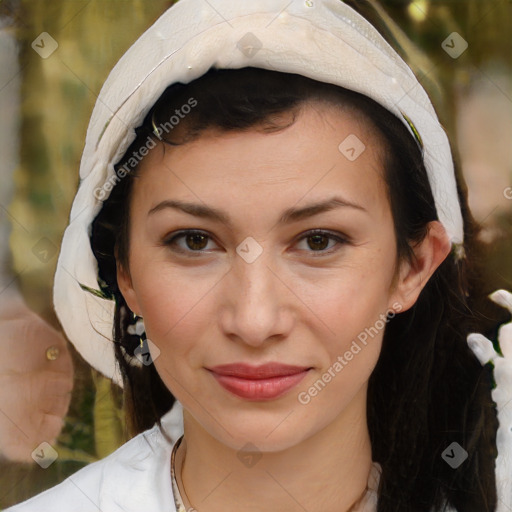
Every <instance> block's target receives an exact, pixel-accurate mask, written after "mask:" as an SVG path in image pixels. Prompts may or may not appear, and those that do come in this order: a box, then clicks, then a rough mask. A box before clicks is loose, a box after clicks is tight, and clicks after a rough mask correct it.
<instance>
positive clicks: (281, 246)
mask: <svg viewBox="0 0 512 512" xmlns="http://www.w3.org/2000/svg"><path fill="white" fill-rule="evenodd" d="M351 134H355V135H356V136H357V137H358V138H359V139H360V140H361V141H362V142H363V143H364V144H365V146H366V149H365V151H363V152H362V153H361V155H360V156H359V157H358V158H357V159H356V160H354V161H350V160H349V159H347V158H346V157H345V156H344V154H342V153H341V152H340V150H339V149H338V146H339V145H340V143H341V142H342V141H343V140H344V139H345V138H346V137H347V136H349V135H351ZM379 151H380V145H379V141H378V138H377V137H376V136H375V135H374V134H373V133H372V131H371V130H369V129H368V127H367V126H365V124H364V123H363V122H362V121H361V120H360V119H359V118H358V116H357V115H354V113H351V112H350V111H349V110H344V111H340V110H338V109H334V108H332V107H329V106H327V105H324V104H321V103H314V104H306V105H304V108H303V109H302V110H301V113H300V115H299V116H298V118H297V119H296V121H295V123H293V124H292V125H291V126H289V127H287V128H285V129H284V130H282V131H279V132H273V133H262V132H260V131H257V130H247V131H242V132H232V133H225V132H224V133H220V132H217V131H213V130H210V131H206V132H204V133H203V134H202V135H201V137H200V138H199V139H198V140H196V141H193V142H189V143H187V144H185V145H182V146H178V147H176V148H169V147H165V148H163V147H162V146H161V145H160V146H159V148H155V149H154V150H152V151H151V152H150V154H149V155H148V156H147V157H146V158H145V160H144V161H143V162H142V165H141V168H140V171H141V172H140V178H137V181H136V183H135V184H134V193H133V197H132V202H131V207H130V208H131V210H130V211H131V221H130V240H131V243H130V253H129V269H123V268H122V267H121V266H118V281H119V286H120V289H121V292H122V293H123V295H124V297H125V299H126V301H127V303H128V306H129V307H130V308H131V310H132V311H134V312H136V313H137V314H139V315H141V316H142V317H143V318H144V322H145V326H146V333H147V335H148V338H149V339H150V340H151V341H152V342H153V343H154V344H155V346H157V347H158V349H159V350H160V354H159V355H158V357H156V358H155V365H156V369H157V371H158V372H159V374H160V376H161V378H162V379H163V381H164V382H165V384H166V385H167V386H168V388H169V389H170V391H171V392H172V393H173V394H174V395H175V396H176V397H177V398H178V400H180V402H181V403H182V404H183V406H184V428H185V438H184V442H183V443H182V446H181V447H180V450H179V452H178V453H179V460H180V461H183V467H182V473H181V476H182V479H183V480H182V485H183V486H184V489H185V490H186V494H187V496H188V498H189V499H190V503H191V504H192V505H193V506H194V507H196V508H197V509H198V510H199V511H201V512H202V511H203V510H208V511H220V510H223V511H231V510H239V509H240V507H241V506H243V509H244V510H248V511H263V510H273V511H287V512H289V511H294V510H301V511H302V510H304V508H305V509H306V510H308V511H317V510H322V511H323V512H330V511H333V512H334V511H336V512H339V511H340V510H348V509H349V508H350V506H351V505H352V504H353V503H354V502H355V501H356V500H357V499H358V498H359V497H360V496H361V494H362V493H363V492H364V490H365V487H366V483H367V478H368V473H369V470H370V466H371V446H370V441H369V435H368V429H367V424H366V393H367V383H368V379H369V377H370V375H371V372H372V370H373V368H374V367H375V364H376V362H377V359H378V357H379V353H380V348H381V342H382V335H383V332H384V330H383V329H380V330H378V333H377V334H374V335H373V337H370V338H369V341H368V343H367V344H366V345H365V346H363V345H361V350H360V351H359V352H358V353H357V354H356V355H354V356H353V358H352V359H351V360H350V361H348V362H347V363H348V364H346V365H344V366H343V369H342V370H341V371H338V372H335V375H336V376H335V377H334V378H332V379H331V380H330V382H329V383H328V384H327V385H326V386H325V387H324V388H323V389H322V390H321V391H320V392H318V393H317V394H316V396H314V397H313V398H312V399H311V400H310V401H309V403H307V404H303V403H300V402H299V400H298V395H299V393H300V392H304V391H307V390H308V389H309V388H310V387H311V386H312V385H313V384H314V383H315V382H316V381H318V379H320V378H321V377H322V375H324V374H325V372H327V371H328V369H329V368H330V367H331V368H332V366H333V364H334V363H335V361H337V360H338V359H337V358H338V356H342V357H343V356H344V354H345V353H346V352H347V351H348V350H349V349H350V347H351V344H352V342H353V341H354V340H355V339H357V336H358V335H359V334H360V333H361V332H363V331H364V330H365V328H370V327H371V326H375V325H381V324H380V323H378V320H379V319H381V318H382V315H385V314H386V312H389V311H395V312H399V311H405V310H406V309H408V308H410V307H411V306H412V305H413V304H414V302H415V301H416V299H417V297H418V295H419V293H420V291H421V289H422V287H423V286H424V284H425V283H426V282H427V280H428V279H429V277H430V276H431V275H432V273H433V272H434V270H435V269H436V268H437V266H438V265H439V264H440V263H441V262H442V260H443V259H444V258H445V257H446V255H447V254H448V252H449V250H450V244H449V241H448V239H447V237H446V234H445V232H444V229H443V228H442V226H441V225H440V224H439V223H438V222H434V223H431V229H430V231H429V235H428V236H427V238H426V239H425V241H424V242H423V243H422V244H421V245H420V246H418V247H417V248H416V254H417V258H418V262H417V264H415V265H414V266H413V265H410V264H407V263H404V264H403V265H401V266H400V268H398V267H397V266H396V263H397V262H396V240H395V235H394V226H393V219H392V216H391V210H390V205H389V202H388V198H387V194H386V188H385V183H384V181H383V179H382V166H381V163H380V161H381V158H380V152H379ZM335 195H336V196H338V197H340V198H343V200H344V201H346V202H350V203H354V204H357V205H358V206H359V208H354V207H350V206H343V207H340V208H336V209H333V210H330V211H327V212H323V213H320V214H317V215H315V216H312V217H309V218H305V219H301V220H298V221H295V222H292V223H289V224H286V225H285V224H278V219H279V218H280V216H281V213H282V212H283V211H284V210H286V209H288V208H292V207H293V208H300V207H304V206H306V205H308V204H311V203H315V202H318V201H323V200H326V199H330V198H331V197H333V196H335ZM171 199H173V200H182V201H190V202H194V203H200V204H204V205H208V206H211V207H215V208H218V209H222V210H224V211H225V213H226V215H228V216H229V218H230V219H231V222H232V227H227V226H225V225H223V224H221V223H219V222H216V221H213V220H209V219H203V218H199V217H196V216H192V215H189V214H187V213H183V212H180V211H178V210H175V209H171V208H162V209H160V210H159V211H157V212H154V213H152V214H148V212H149V211H150V210H151V209H152V208H154V207H155V206H156V205H158V204H159V203H160V202H161V201H165V200H171ZM183 229H197V230H201V231H204V232H205V234H207V235H208V237H209V238H205V239H202V238H199V239H197V238H196V239H194V238H192V239H190V238H189V240H188V245H187V238H186V237H181V238H180V239H177V240H176V241H175V242H174V244H173V245H165V243H164V242H165V240H169V239H170V238H172V236H173V234H176V232H177V231H179V230H183ZM311 229H322V230H326V231H330V232H332V233H333V234H339V235H340V236H342V237H344V238H347V239H348V242H346V243H339V242H337V241H336V240H332V239H329V238H323V237H321V238H320V239H316V240H314V239H313V240H312V239H311V238H308V237H307V236H305V233H306V232H307V231H308V230H311ZM246 237H252V238H254V239H255V240H256V241H257V243H258V244H259V246H260V247H261V249H262V253H261V254H260V255H259V256H258V257H257V258H256V259H255V260H254V261H253V262H252V263H248V262H247V261H245V260H244V258H242V257H241V256H240V255H239V254H238V253H237V251H236V249H237V247H238V246H239V245H240V244H241V243H242V242H243V241H244V240H245V239H246ZM319 247H320V248H319ZM180 248H181V250H182V251H183V252H181V253H180V252H178V249H180ZM194 248H196V251H195V253H197V252H198V251H197V248H199V249H200V250H201V251H203V252H202V253H201V254H200V255H199V256H195V253H194V254H192V256H190V254H191V253H192V252H194ZM330 250H331V252H330V254H329V251H330ZM186 251H188V252H186ZM187 255H189V256H187ZM270 361H279V362H281V363H287V364H295V365H299V366H307V367H310V368H311V370H310V371H309V372H308V374H307V375H306V377H305V378H304V379H303V380H302V381H301V382H300V383H299V384H298V385H297V386H296V387H294V388H293V389H291V390H290V391H288V392H287V393H286V394H285V395H283V396H281V397H279V398H277V399H275V400H270V401H265V402H263V401H259V402H258V401H256V402H255V401H247V400H244V399H241V398H238V397H236V396H234V395H232V394H230V393H229V392H228V391H226V390H225V389H224V388H222V387H221V386H220V385H219V384H218V383H217V382H216V380H215V379H214V378H213V377H212V375H211V373H210V372H209V371H208V370H206V368H208V367H212V366H214V365H218V364H225V363H233V362H246V363H250V364H253V365H258V364H262V363H266V362H270ZM247 443H251V444H252V445H254V446H255V447H256V448H254V447H250V446H247ZM250 451H253V452H256V455H257V456H258V457H259V456H260V455H261V458H260V459H259V460H258V461H257V463H255V464H253V465H248V464H244V463H243V462H242V460H241V458H242V457H240V456H241V455H242V454H244V452H250ZM292 469H293V470H292ZM310 481H321V482H322V483H323V485H322V490H321V492H319V487H318V486H311V485H304V482H310ZM212 489H215V491H214V492H212ZM182 494H183V489H182Z"/></svg>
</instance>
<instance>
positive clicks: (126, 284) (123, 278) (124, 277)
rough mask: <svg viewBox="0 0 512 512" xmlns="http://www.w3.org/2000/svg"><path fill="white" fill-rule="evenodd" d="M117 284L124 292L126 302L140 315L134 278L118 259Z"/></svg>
mask: <svg viewBox="0 0 512 512" xmlns="http://www.w3.org/2000/svg"><path fill="white" fill-rule="evenodd" d="M116 275H117V286H118V287H119V291H120V292H121V293H122V295H123V297H124V300H125V301H126V304H127V305H128V307H129V308H130V310H131V311H133V312H134V313H135V314H137V315H139V316H141V315H140V308H139V304H138V302H137V295H136V294H135V290H134V289H133V284H132V279H131V276H130V274H129V272H128V271H126V270H125V269H124V267H123V266H122V265H121V264H120V263H119V260H116Z"/></svg>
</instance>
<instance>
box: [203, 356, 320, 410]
mask: <svg viewBox="0 0 512 512" xmlns="http://www.w3.org/2000/svg"><path fill="white" fill-rule="evenodd" d="M207 370H208V371H209V372H210V373H211V374H212V375H213V377H214V378H215V380H216V381H217V382H218V383H219V384H220V385H221V386H222V387H223V388H224V389H225V390H227V391H229V392H230V393H231V394H233V395H236V396H238V397H239V398H243V399H246V400H250V401H266V400H274V399H276V398H279V397H280V396H282V395H284V394H285V393H286V392H288V391H290V390H291V389H292V388H293V387H295V386H296V385H297V384H298V383H299V382H300V381H301V380H302V379H303V378H304V377H305V376H306V375H307V373H308V372H309V370H311V367H304V366H292V365H284V364H281V363H267V364H264V365H261V366H251V365H248V364H245V363H234V364H226V365H219V366H214V367H212V368H207Z"/></svg>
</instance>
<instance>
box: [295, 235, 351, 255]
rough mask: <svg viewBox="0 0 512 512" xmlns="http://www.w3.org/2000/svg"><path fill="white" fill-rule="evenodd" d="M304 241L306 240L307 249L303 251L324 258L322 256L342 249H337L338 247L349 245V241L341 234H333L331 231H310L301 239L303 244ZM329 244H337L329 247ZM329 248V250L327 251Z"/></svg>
mask: <svg viewBox="0 0 512 512" xmlns="http://www.w3.org/2000/svg"><path fill="white" fill-rule="evenodd" d="M303 240H306V244H307V249H301V250H305V251H306V252H311V253H319V254H314V256H322V255H328V254H331V253H333V252H336V251H337V250H338V249H340V248H341V247H336V246H342V245H346V244H348V243H349V242H348V239H347V238H346V237H345V236H343V235H341V234H336V233H331V232H329V231H322V230H313V231H308V232H307V233H305V234H304V236H303V237H302V238H301V239H300V241H301V242H302V241H303ZM329 242H335V243H334V244H333V245H331V246H330V247H329ZM327 247H329V249H327ZM309 249H310V250H309ZM326 249H327V250H326Z"/></svg>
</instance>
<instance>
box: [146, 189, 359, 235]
mask: <svg viewBox="0 0 512 512" xmlns="http://www.w3.org/2000/svg"><path fill="white" fill-rule="evenodd" d="M342 207H344V208H354V209H356V210H361V211H363V212H367V210H366V209H365V208H363V207H362V206H361V205H359V204H356V203H353V202H351V201H347V200H346V199H342V198H341V197H336V196H335V197H331V198H330V199H327V200H326V201H321V202H318V203H312V204H309V205H306V206H303V207H302V208H288V209H287V210H285V211H284V212H283V213H282V215H281V217H280V218H279V221H278V224H291V223H292V222H297V221H299V220H303V219H307V218H309V217H313V215H318V214H320V213H324V212H328V211H330V210H334V209H336V208H342ZM166 208H172V209H175V210H180V211H182V212H185V213H188V214H189V215H194V216H195V217H201V218H203V219H209V220H213V221H216V222H220V223H222V224H224V225H226V226H227V227H229V228H231V227H232V224H231V220H230V218H229V216H228V215H227V214H226V213H225V212H223V211H222V210H219V209H217V208H213V207H211V206H206V205H203V204H198V203H189V202H185V201H178V200H169V199H168V200H165V201H162V202H160V203H158V204H157V205H156V206H155V207H153V208H151V210H149V212H148V216H149V215H152V214H154V213H156V212H158V211H161V210H164V209H166Z"/></svg>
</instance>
